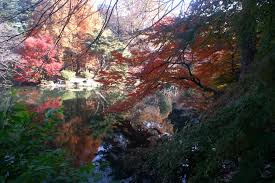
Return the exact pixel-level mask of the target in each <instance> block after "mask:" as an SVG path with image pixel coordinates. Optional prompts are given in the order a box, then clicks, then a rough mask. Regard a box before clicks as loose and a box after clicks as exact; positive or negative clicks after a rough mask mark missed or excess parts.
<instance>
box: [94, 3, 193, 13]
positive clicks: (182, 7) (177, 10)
mask: <svg viewBox="0 0 275 183" xmlns="http://www.w3.org/2000/svg"><path fill="white" fill-rule="evenodd" d="M115 2H116V0H94V1H93V3H94V5H95V6H96V7H100V6H102V5H105V6H109V4H110V3H111V4H114V3H115ZM119 2H120V0H118V3H119ZM164 2H169V6H168V7H169V8H170V9H174V8H175V7H176V6H177V5H178V4H180V3H181V2H184V3H182V4H180V5H179V6H178V7H176V8H175V10H174V11H172V12H171V14H170V16H171V15H174V16H176V15H178V14H179V13H180V12H181V11H182V13H184V12H185V11H186V9H187V8H188V6H189V4H190V2H191V0H170V1H169V0H165V1H164Z"/></svg>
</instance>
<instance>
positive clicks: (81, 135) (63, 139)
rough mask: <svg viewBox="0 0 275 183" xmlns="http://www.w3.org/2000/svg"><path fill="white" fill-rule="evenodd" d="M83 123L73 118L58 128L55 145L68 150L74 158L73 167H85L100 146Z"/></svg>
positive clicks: (79, 119)
mask: <svg viewBox="0 0 275 183" xmlns="http://www.w3.org/2000/svg"><path fill="white" fill-rule="evenodd" d="M84 123H85V121H83V119H82V118H80V117H74V118H72V119H71V120H69V121H67V122H66V123H62V124H61V125H60V126H59V128H58V131H59V135H58V136H57V138H56V144H57V145H59V146H64V147H66V148H68V149H69V150H70V151H71V153H72V154H73V155H74V157H75V165H76V166H81V165H85V164H87V163H89V162H91V160H92V159H93V158H94V157H95V155H96V153H97V149H98V147H99V145H100V140H99V139H94V138H93V137H92V135H91V132H90V131H89V130H88V128H86V127H85V124H84Z"/></svg>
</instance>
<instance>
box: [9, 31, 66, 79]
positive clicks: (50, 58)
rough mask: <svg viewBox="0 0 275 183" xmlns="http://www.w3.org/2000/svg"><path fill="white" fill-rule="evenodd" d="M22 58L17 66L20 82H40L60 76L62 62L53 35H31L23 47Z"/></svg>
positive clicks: (17, 77)
mask: <svg viewBox="0 0 275 183" xmlns="http://www.w3.org/2000/svg"><path fill="white" fill-rule="evenodd" d="M21 55H22V58H21V60H20V63H19V64H17V65H16V66H15V67H16V69H17V73H18V74H17V75H15V77H14V79H15V80H16V81H18V82H31V83H38V82H40V81H41V80H42V79H49V78H52V77H54V76H58V75H59V72H60V69H61V68H62V63H61V62H59V61H58V60H57V59H56V49H55V46H54V42H53V39H52V37H51V36H48V35H44V36H35V37H29V38H27V39H26V40H25V41H24V44H23V47H22V49H21Z"/></svg>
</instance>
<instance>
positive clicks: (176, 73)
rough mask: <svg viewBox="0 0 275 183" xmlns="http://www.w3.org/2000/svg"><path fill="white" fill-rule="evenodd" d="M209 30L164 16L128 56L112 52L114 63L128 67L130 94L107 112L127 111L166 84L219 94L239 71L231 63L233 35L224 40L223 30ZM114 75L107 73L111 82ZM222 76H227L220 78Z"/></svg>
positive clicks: (233, 56) (232, 62)
mask: <svg viewBox="0 0 275 183" xmlns="http://www.w3.org/2000/svg"><path fill="white" fill-rule="evenodd" d="M211 31H212V30H211V26H209V27H207V26H206V27H204V28H200V27H198V26H195V24H194V22H192V24H190V23H188V22H184V21H182V20H181V22H178V21H177V20H176V19H174V20H173V19H171V18H167V19H164V20H163V21H162V22H159V23H157V24H156V25H155V26H154V27H152V29H151V30H150V31H148V32H146V33H145V34H144V35H143V38H141V40H140V41H139V42H138V43H137V45H135V47H133V48H132V50H131V54H132V57H131V58H125V57H123V56H122V54H119V53H114V54H113V55H114V56H115V58H116V60H115V61H116V63H117V64H121V63H127V64H128V66H129V72H128V77H127V79H126V80H127V86H128V92H129V96H128V100H126V101H123V102H120V103H117V104H115V105H113V106H112V107H111V108H110V109H109V111H111V112H115V111H120V110H127V109H129V108H130V107H132V106H133V104H134V103H136V102H138V101H140V100H141V99H142V98H144V97H145V96H146V95H149V94H152V93H154V92H155V91H156V90H159V89H162V88H163V87H164V86H166V85H167V84H170V85H175V86H177V87H179V88H180V89H193V90H195V91H196V92H199V93H204V92H206V93H208V95H216V94H218V93H219V92H220V90H221V88H222V86H224V85H226V83H228V82H230V81H232V80H233V78H234V76H235V75H236V73H237V71H238V62H237V61H235V62H234V59H236V57H238V53H236V52H234V50H233V51H232V47H233V46H234V44H236V41H234V37H233V39H229V40H226V39H223V38H222V36H221V35H222V33H217V34H216V35H213V34H212V32H211ZM114 75H115V73H114V72H113V73H110V74H109V77H110V79H109V80H110V81H111V80H113V78H116V77H115V76H114ZM222 76H224V77H226V78H222V79H221V77H222ZM117 77H119V76H117ZM105 78H106V76H105ZM105 84H108V82H106V81H105Z"/></svg>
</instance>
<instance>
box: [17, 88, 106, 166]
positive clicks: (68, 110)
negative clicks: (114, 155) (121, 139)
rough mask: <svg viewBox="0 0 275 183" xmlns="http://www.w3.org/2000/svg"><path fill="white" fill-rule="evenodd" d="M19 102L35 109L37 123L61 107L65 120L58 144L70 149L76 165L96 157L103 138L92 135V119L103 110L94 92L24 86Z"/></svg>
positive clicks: (55, 142) (20, 90)
mask: <svg viewBox="0 0 275 183" xmlns="http://www.w3.org/2000/svg"><path fill="white" fill-rule="evenodd" d="M16 101H17V102H18V103H22V104H25V105H27V107H28V109H29V111H31V112H35V113H36V114H37V115H35V116H34V118H33V121H34V122H43V121H45V117H46V114H47V112H48V111H49V110H60V111H61V113H58V115H59V116H57V118H58V119H61V120H62V121H63V123H61V124H60V125H59V126H58V128H57V131H58V135H57V136H56V138H55V140H54V144H55V145H56V146H58V147H63V148H66V149H68V150H69V152H70V153H71V154H72V156H73V158H74V163H75V165H76V166H81V165H85V164H87V163H89V162H91V160H92V159H94V157H95V155H96V153H97V149H98V147H99V146H100V144H101V141H102V140H101V139H99V138H95V137H94V136H93V135H92V133H93V132H92V130H91V129H90V128H89V121H90V119H91V118H92V116H93V115H94V114H95V113H96V112H99V110H100V108H101V107H100V104H101V103H102V101H101V100H100V98H98V97H97V96H96V94H95V93H93V92H92V91H60V90H52V91H48V90H38V89H36V88H22V89H17V91H16Z"/></svg>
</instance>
